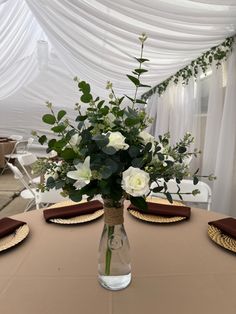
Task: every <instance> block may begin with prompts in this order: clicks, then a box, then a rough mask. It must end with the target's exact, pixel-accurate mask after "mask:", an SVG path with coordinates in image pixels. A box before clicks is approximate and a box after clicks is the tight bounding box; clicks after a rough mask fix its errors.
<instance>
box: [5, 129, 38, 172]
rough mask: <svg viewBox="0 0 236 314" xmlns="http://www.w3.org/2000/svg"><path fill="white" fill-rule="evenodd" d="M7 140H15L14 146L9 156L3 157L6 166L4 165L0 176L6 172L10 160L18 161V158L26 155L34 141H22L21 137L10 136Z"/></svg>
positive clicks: (30, 139) (31, 139)
mask: <svg viewBox="0 0 236 314" xmlns="http://www.w3.org/2000/svg"><path fill="white" fill-rule="evenodd" d="M9 138H10V139H12V140H15V141H16V144H15V145H14V147H13V149H12V151H11V153H10V154H6V155H4V158H5V160H6V164H5V167H4V168H3V170H2V172H1V174H3V172H4V171H5V170H6V168H7V163H8V162H11V160H15V159H18V157H19V156H21V155H23V154H27V152H28V149H29V146H30V145H31V144H32V143H33V141H34V139H33V138H32V137H30V138H29V139H28V140H23V137H22V136H21V135H11V136H10V137H9Z"/></svg>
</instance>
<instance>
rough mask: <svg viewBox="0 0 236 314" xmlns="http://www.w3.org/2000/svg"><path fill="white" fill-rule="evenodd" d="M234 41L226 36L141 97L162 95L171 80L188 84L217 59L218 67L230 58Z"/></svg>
mask: <svg viewBox="0 0 236 314" xmlns="http://www.w3.org/2000/svg"><path fill="white" fill-rule="evenodd" d="M233 42H234V37H228V38H226V39H225V40H224V41H223V42H222V43H221V44H219V45H218V46H215V47H212V48H211V49H209V50H208V51H206V52H204V53H203V54H202V55H201V56H200V57H198V58H197V59H195V60H193V61H192V62H191V63H190V64H189V65H187V66H186V67H184V68H182V69H180V70H179V71H178V72H176V73H175V74H174V75H172V76H171V77H169V78H168V79H166V80H165V81H163V82H162V83H160V84H158V85H156V86H154V87H153V88H152V89H150V90H149V91H147V92H146V93H144V94H143V95H142V96H141V98H142V99H143V100H145V101H146V100H147V99H148V98H149V97H151V96H152V95H154V94H155V93H158V95H159V96H160V95H162V94H163V93H164V92H165V90H166V89H167V87H168V85H169V83H170V82H174V83H175V84H177V83H178V82H179V81H181V82H182V84H183V85H187V84H188V83H189V80H190V78H191V77H195V78H196V77H197V75H198V74H199V73H204V74H205V75H206V72H207V70H208V69H209V67H210V66H211V65H212V63H213V61H216V66H217V67H218V66H219V65H221V63H222V61H223V60H226V59H227V58H228V56H229V54H230V52H231V51H232V45H233Z"/></svg>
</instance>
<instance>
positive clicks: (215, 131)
mask: <svg viewBox="0 0 236 314" xmlns="http://www.w3.org/2000/svg"><path fill="white" fill-rule="evenodd" d="M223 104H224V91H223V73H222V67H219V68H218V69H217V68H216V66H215V65H214V66H213V68H212V75H211V82H210V90H209V100H208V111H207V120H206V133H205V143H204V150H203V165H202V174H207V173H208V174H209V173H214V172H215V167H216V158H217V150H218V142H219V134H220V128H221V120H222V115H223ZM210 184H211V183H210ZM211 186H212V184H211Z"/></svg>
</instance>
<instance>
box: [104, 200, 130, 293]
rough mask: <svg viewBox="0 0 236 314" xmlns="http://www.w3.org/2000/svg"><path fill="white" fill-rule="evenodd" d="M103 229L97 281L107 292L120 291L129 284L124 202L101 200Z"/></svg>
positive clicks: (128, 251)
mask: <svg viewBox="0 0 236 314" xmlns="http://www.w3.org/2000/svg"><path fill="white" fill-rule="evenodd" d="M103 202H104V220H105V224H104V228H103V232H102V236H101V240H100V245H99V252H98V280H99V282H100V284H101V285H102V286H103V287H104V288H106V289H109V290H121V289H124V288H126V287H127V286H128V285H129V284H130V282H131V264H130V246H129V241H128V237H127V234H126V232H125V228H124V224H123V221H124V219H123V208H124V200H123V199H122V200H120V201H119V202H117V201H116V202H114V201H112V200H110V199H103Z"/></svg>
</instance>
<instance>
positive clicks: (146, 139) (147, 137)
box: [138, 131, 155, 152]
mask: <svg viewBox="0 0 236 314" xmlns="http://www.w3.org/2000/svg"><path fill="white" fill-rule="evenodd" d="M138 136H139V137H140V138H141V141H142V143H143V144H145V145H146V144H147V143H152V148H151V151H152V152H154V150H155V144H154V143H155V137H154V136H152V135H151V134H149V133H148V132H147V131H142V132H140V133H139V135H138Z"/></svg>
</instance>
